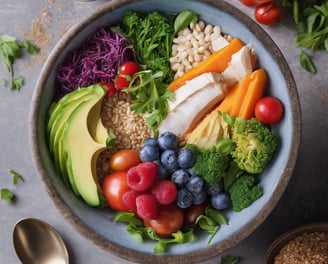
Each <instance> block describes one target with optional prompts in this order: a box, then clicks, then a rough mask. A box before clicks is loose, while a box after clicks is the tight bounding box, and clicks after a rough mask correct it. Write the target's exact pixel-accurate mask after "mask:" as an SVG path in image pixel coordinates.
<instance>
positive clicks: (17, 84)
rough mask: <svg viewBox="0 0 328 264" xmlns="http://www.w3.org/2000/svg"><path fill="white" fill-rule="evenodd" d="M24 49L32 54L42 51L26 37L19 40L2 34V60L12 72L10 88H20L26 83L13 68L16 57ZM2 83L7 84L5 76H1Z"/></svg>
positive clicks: (0, 42) (19, 55) (0, 35)
mask: <svg viewBox="0 0 328 264" xmlns="http://www.w3.org/2000/svg"><path fill="white" fill-rule="evenodd" d="M23 49H26V52H27V53H28V54H30V55H35V54H37V53H38V52H39V51H40V49H39V48H38V47H37V46H35V45H34V44H32V43H31V42H30V41H29V40H26V39H25V40H23V41H21V42H19V41H17V40H16V38H14V37H12V36H9V35H6V34H0V60H1V61H2V63H3V64H4V66H5V68H6V69H7V71H8V73H9V74H10V77H9V78H10V89H12V90H20V88H21V87H22V86H23V84H24V78H23V77H22V76H18V77H15V76H14V70H13V64H14V62H15V60H16V59H18V58H20V57H21V55H22V50H23ZM1 85H2V86H6V85H7V82H6V80H5V79H4V78H1Z"/></svg>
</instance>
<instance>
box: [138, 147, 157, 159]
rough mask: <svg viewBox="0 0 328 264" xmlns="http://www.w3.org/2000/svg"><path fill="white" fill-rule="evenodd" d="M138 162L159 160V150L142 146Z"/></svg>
mask: <svg viewBox="0 0 328 264" xmlns="http://www.w3.org/2000/svg"><path fill="white" fill-rule="evenodd" d="M139 157H140V160H141V161H143V162H147V161H153V160H157V159H159V149H158V147H154V146H151V145H144V146H142V147H141V148H140V150H139Z"/></svg>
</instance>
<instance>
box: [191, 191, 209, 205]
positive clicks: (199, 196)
mask: <svg viewBox="0 0 328 264" xmlns="http://www.w3.org/2000/svg"><path fill="white" fill-rule="evenodd" d="M192 197H193V199H192V203H193V204H196V205H197V204H201V203H203V202H205V200H206V198H207V193H206V192H205V190H204V189H202V190H201V191H200V192H199V193H192Z"/></svg>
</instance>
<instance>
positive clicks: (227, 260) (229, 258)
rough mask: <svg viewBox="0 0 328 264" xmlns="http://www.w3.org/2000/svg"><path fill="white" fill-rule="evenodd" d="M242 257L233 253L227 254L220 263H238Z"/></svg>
mask: <svg viewBox="0 0 328 264" xmlns="http://www.w3.org/2000/svg"><path fill="white" fill-rule="evenodd" d="M239 260H240V258H239V257H237V256H233V255H227V256H224V257H222V258H221V259H220V261H219V264H237V263H238V262H239Z"/></svg>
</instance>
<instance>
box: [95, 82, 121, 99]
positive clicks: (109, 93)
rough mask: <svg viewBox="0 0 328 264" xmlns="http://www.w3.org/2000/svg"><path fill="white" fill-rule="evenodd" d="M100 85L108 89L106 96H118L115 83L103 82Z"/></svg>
mask: <svg viewBox="0 0 328 264" xmlns="http://www.w3.org/2000/svg"><path fill="white" fill-rule="evenodd" d="M99 84H100V85H102V86H103V87H106V88H107V92H106V96H112V95H113V94H116V93H117V92H118V90H117V88H116V86H115V84H114V83H105V82H101V83H99Z"/></svg>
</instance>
